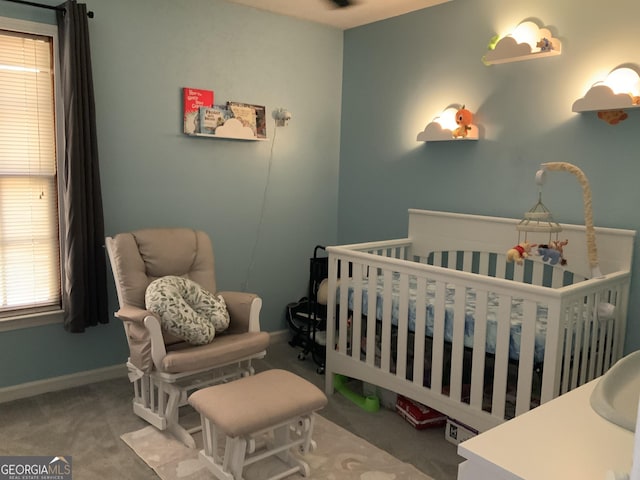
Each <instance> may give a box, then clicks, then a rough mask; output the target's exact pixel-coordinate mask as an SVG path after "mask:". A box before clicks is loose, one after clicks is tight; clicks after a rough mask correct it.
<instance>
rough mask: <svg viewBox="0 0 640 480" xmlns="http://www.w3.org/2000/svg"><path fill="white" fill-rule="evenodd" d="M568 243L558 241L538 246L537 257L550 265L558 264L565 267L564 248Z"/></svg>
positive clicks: (566, 241) (567, 241)
mask: <svg viewBox="0 0 640 480" xmlns="http://www.w3.org/2000/svg"><path fill="white" fill-rule="evenodd" d="M568 243H569V240H568V239H567V240H564V241H563V242H560V241H558V240H555V241H552V242H549V244H548V245H538V255H541V256H542V261H543V262H549V264H550V265H556V264H557V263H558V262H560V265H566V264H567V260H566V259H565V258H564V246H565V245H566V244H568Z"/></svg>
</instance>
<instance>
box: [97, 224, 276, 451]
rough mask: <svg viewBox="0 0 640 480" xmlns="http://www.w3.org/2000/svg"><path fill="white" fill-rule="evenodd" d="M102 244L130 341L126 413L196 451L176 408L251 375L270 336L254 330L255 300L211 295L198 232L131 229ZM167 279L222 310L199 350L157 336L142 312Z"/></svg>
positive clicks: (209, 263)
mask: <svg viewBox="0 0 640 480" xmlns="http://www.w3.org/2000/svg"><path fill="white" fill-rule="evenodd" d="M106 247H107V252H108V254H109V259H110V261H111V268H112V270H113V276H114V280H115V284H116V290H117V293H118V301H119V303H120V308H119V310H118V311H117V312H116V313H115V316H116V317H117V318H119V319H120V320H122V322H123V324H124V328H125V332H126V336H127V341H128V343H129V350H130V355H129V359H128V361H127V367H128V370H129V378H130V380H131V381H132V382H133V384H134V400H133V411H134V412H135V413H136V414H137V415H139V416H140V417H142V418H143V419H144V420H146V421H147V422H149V423H150V424H152V425H154V426H155V427H157V428H158V429H160V430H168V431H171V432H172V433H173V434H174V435H175V436H176V437H177V438H179V439H180V440H181V441H183V442H184V443H185V444H186V445H188V446H192V447H195V443H194V441H193V437H192V436H191V433H193V431H194V430H191V431H187V430H186V429H185V428H184V427H183V426H181V425H180V423H179V412H178V410H179V407H180V406H182V405H185V404H186V400H187V396H188V395H189V394H190V393H191V392H192V391H194V390H196V389H199V388H203V387H206V386H210V385H213V384H216V383H220V382H224V381H228V380H233V379H236V378H239V377H241V376H247V375H252V374H253V373H254V370H253V367H252V366H251V361H252V360H253V359H255V358H262V357H264V355H265V354H266V348H267V347H268V345H269V334H268V333H266V332H261V331H260V324H259V314H260V308H261V306H262V300H261V299H260V297H258V296H257V295H255V294H251V293H243V292H218V291H217V289H216V278H215V271H214V255H213V248H212V246H211V241H210V239H209V237H208V235H207V234H206V233H204V232H201V231H196V230H191V229H187V228H157V229H145V230H137V231H134V232H130V233H120V234H118V235H115V236H113V237H107V238H106ZM166 275H178V276H182V277H186V278H189V279H190V280H193V281H195V282H197V283H198V284H199V285H200V286H201V287H203V288H205V289H206V290H208V291H210V292H212V293H215V294H219V295H221V296H222V297H223V298H224V300H225V302H226V305H227V309H228V311H229V316H230V324H229V328H228V329H227V330H226V331H225V332H223V333H221V334H217V335H216V336H215V338H214V340H213V341H212V342H211V343H209V344H207V345H200V346H193V345H190V344H187V343H186V342H183V341H181V340H180V339H178V338H175V337H172V336H171V335H169V334H166V333H163V332H162V329H161V327H160V321H159V319H158V318H156V316H154V314H152V313H151V312H149V311H147V310H145V291H146V288H147V286H148V285H149V284H150V283H151V282H152V281H153V280H155V279H156V278H159V277H163V276H166Z"/></svg>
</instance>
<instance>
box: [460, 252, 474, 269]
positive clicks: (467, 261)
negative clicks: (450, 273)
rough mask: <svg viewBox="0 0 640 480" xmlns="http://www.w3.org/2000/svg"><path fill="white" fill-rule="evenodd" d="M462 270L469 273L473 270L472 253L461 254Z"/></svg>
mask: <svg viewBox="0 0 640 480" xmlns="http://www.w3.org/2000/svg"><path fill="white" fill-rule="evenodd" d="M463 255H464V257H463V260H462V270H463V271H465V272H471V269H472V268H473V252H463Z"/></svg>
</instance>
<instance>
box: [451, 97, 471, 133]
mask: <svg viewBox="0 0 640 480" xmlns="http://www.w3.org/2000/svg"><path fill="white" fill-rule="evenodd" d="M464 107H465V106H464V105H463V106H462V108H461V109H459V110H458V111H457V112H456V123H457V124H458V128H456V129H455V130H454V131H453V132H452V133H453V138H458V137H462V138H464V137H466V136H467V133H468V132H469V130H471V122H473V113H471V112H470V111H469V110H467V109H466V108H464Z"/></svg>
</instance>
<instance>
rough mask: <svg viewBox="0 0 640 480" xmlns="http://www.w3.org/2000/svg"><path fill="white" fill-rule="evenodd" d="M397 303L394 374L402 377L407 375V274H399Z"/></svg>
mask: <svg viewBox="0 0 640 480" xmlns="http://www.w3.org/2000/svg"><path fill="white" fill-rule="evenodd" d="M398 300H399V305H398V342H397V347H396V348H397V358H396V375H397V376H398V377H400V378H402V379H405V378H406V377H407V334H408V332H409V275H407V274H405V273H403V274H401V275H400V292H399V299H398Z"/></svg>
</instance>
